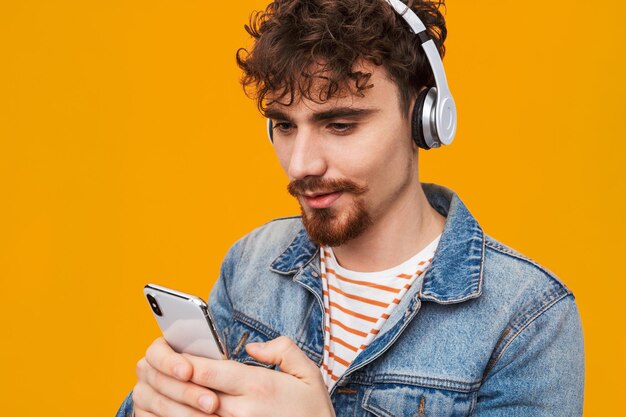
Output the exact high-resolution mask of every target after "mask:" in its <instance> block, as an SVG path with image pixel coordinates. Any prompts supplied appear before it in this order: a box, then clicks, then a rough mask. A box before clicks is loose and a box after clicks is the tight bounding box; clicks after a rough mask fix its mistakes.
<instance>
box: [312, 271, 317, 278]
mask: <svg viewBox="0 0 626 417" xmlns="http://www.w3.org/2000/svg"><path fill="white" fill-rule="evenodd" d="M311 275H313V276H314V277H316V278H317V277H318V276H319V274H318V273H317V272H315V271H313V272H312V273H311Z"/></svg>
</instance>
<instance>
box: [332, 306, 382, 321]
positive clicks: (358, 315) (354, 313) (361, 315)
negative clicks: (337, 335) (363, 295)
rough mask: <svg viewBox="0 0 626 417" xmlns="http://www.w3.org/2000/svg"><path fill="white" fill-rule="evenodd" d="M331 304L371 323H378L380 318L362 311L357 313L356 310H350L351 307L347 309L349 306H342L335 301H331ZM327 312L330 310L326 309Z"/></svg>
mask: <svg viewBox="0 0 626 417" xmlns="http://www.w3.org/2000/svg"><path fill="white" fill-rule="evenodd" d="M330 305H331V306H332V307H335V308H337V309H339V310H341V311H343V312H344V313H346V314H349V315H351V316H354V317H356V318H359V319H362V320H365V321H369V322H370V323H376V322H377V321H378V320H377V319H376V318H374V317H370V316H366V315H365V314H360V313H357V312H356V311H352V310H349V309H347V308H345V307H342V306H340V305H339V304H337V303H334V302H332V301H331V302H330ZM326 312H327V313H328V310H326Z"/></svg>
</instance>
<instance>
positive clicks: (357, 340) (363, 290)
mask: <svg viewBox="0 0 626 417" xmlns="http://www.w3.org/2000/svg"><path fill="white" fill-rule="evenodd" d="M440 238H441V235H439V236H437V237H436V238H435V240H433V241H432V242H431V243H429V244H428V246H426V247H425V248H424V249H422V250H421V251H420V252H419V253H417V254H416V255H415V256H413V257H412V258H411V259H409V260H407V261H405V262H403V263H402V264H400V265H397V266H395V267H393V268H390V269H387V270H385V271H380V272H355V271H350V270H348V269H344V268H342V267H341V266H340V265H339V264H338V262H337V259H336V258H335V255H334V253H333V251H332V248H331V247H330V246H324V247H323V248H322V256H321V257H320V260H321V272H322V284H323V293H324V310H325V313H326V314H325V318H326V320H325V324H324V328H325V331H324V360H323V362H322V368H321V371H322V376H323V378H324V381H325V382H326V386H327V387H328V390H329V391H330V390H331V389H332V387H333V386H334V385H335V383H336V381H337V380H338V379H339V378H340V377H341V375H343V373H344V372H345V371H346V369H347V368H348V366H349V365H350V363H351V362H352V361H353V360H354V358H356V357H357V355H358V354H359V353H361V351H362V350H363V349H365V347H366V346H368V345H369V344H370V343H371V342H372V340H374V338H375V337H376V334H378V331H379V330H380V328H381V327H382V325H383V323H384V322H385V321H386V320H387V318H388V317H389V316H390V314H391V312H392V311H393V309H394V308H395V306H396V305H398V304H399V303H400V300H401V299H402V296H403V295H404V294H405V293H406V291H407V289H409V287H410V286H411V284H412V283H413V282H414V281H415V279H416V278H417V277H419V276H420V275H422V274H423V273H424V271H425V270H426V268H427V267H428V265H430V262H431V261H432V258H433V255H434V253H435V250H436V249H437V244H438V243H439V239H440Z"/></svg>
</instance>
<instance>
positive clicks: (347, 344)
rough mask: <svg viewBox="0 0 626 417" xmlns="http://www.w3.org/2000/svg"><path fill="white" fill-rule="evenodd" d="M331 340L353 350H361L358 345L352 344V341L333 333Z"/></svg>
mask: <svg viewBox="0 0 626 417" xmlns="http://www.w3.org/2000/svg"><path fill="white" fill-rule="evenodd" d="M330 340H332V341H335V342H337V343H339V344H340V345H342V346H344V347H346V348H348V349H350V350H351V351H353V352H356V351H357V350H359V349H358V348H357V347H356V346H352V345H351V344H350V343H348V342H346V341H345V340H343V339H340V338H338V337H335V336H333V335H331V336H330Z"/></svg>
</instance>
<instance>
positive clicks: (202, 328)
mask: <svg viewBox="0 0 626 417" xmlns="http://www.w3.org/2000/svg"><path fill="white" fill-rule="evenodd" d="M143 293H144V295H145V296H146V298H147V300H148V304H150V308H151V309H152V313H153V314H154V317H155V318H156V320H157V322H158V323H159V327H160V328H161V332H162V333H163V337H164V338H165V340H166V341H167V343H168V344H169V345H170V347H171V348H172V349H174V350H175V351H176V352H178V353H189V354H191V355H196V356H203V357H206V358H210V359H226V354H225V349H224V345H223V344H222V342H221V340H220V338H219V336H218V333H217V329H216V328H215V326H214V325H213V320H212V319H211V314H210V312H209V309H208V307H207V304H206V303H205V302H204V301H203V300H202V299H201V298H200V297H196V296H195V295H190V294H185V293H183V292H180V291H176V290H172V289H170V288H166V287H162V286H160V285H155V284H148V285H146V286H145V287H144V289H143Z"/></svg>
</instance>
